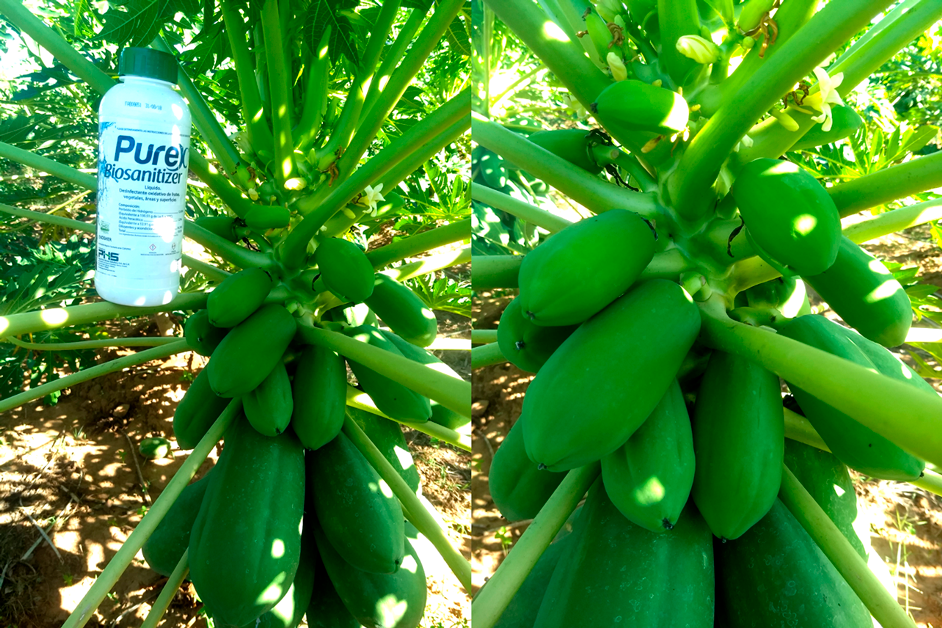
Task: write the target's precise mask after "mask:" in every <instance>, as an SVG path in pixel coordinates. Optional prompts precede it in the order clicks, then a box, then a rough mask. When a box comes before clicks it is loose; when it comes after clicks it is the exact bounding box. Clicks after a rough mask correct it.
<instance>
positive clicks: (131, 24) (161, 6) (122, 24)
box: [96, 0, 175, 47]
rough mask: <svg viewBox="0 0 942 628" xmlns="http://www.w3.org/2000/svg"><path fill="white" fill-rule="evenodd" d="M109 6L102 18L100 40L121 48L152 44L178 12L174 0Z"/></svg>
mask: <svg viewBox="0 0 942 628" xmlns="http://www.w3.org/2000/svg"><path fill="white" fill-rule="evenodd" d="M109 4H110V7H109V10H108V12H107V13H105V15H104V16H102V17H103V19H102V23H103V24H104V28H102V30H101V32H100V33H98V36H97V37H96V39H97V40H99V41H109V42H114V43H116V44H118V46H119V47H124V46H126V45H131V46H146V45H148V44H149V43H150V42H152V41H153V40H154V38H155V37H156V36H157V33H159V32H160V30H161V29H162V28H163V26H164V24H166V23H167V22H169V21H171V20H172V19H173V16H174V9H175V5H174V4H173V3H172V2H171V0H114V1H113V2H111V3H109Z"/></svg>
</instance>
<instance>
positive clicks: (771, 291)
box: [737, 277, 811, 318]
mask: <svg viewBox="0 0 942 628" xmlns="http://www.w3.org/2000/svg"><path fill="white" fill-rule="evenodd" d="M740 294H742V295H744V296H745V299H746V303H745V305H746V306H747V307H754V308H758V309H774V310H777V311H778V312H780V313H781V314H782V316H784V317H785V318H795V317H796V316H804V315H805V314H811V303H809V302H808V291H807V290H806V289H805V283H804V282H803V281H802V280H801V279H800V278H799V277H776V278H775V279H771V280H769V281H766V282H764V283H760V284H759V285H756V286H753V287H751V288H749V289H748V290H746V291H745V292H742V293H740ZM738 296H739V295H737V297H738Z"/></svg>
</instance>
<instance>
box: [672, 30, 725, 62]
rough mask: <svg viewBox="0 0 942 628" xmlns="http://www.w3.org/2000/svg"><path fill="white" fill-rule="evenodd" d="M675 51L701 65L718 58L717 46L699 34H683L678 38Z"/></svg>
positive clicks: (718, 50)
mask: <svg viewBox="0 0 942 628" xmlns="http://www.w3.org/2000/svg"><path fill="white" fill-rule="evenodd" d="M677 52H679V53H680V54H682V55H684V56H685V57H687V58H688V59H693V60H694V61H696V62H697V63H699V64H702V65H708V64H710V63H715V62H716V60H717V59H719V58H720V49H719V46H717V45H716V44H714V43H713V42H712V41H710V40H709V39H704V38H703V37H700V36H699V35H684V36H683V37H681V38H680V39H678V40H677Z"/></svg>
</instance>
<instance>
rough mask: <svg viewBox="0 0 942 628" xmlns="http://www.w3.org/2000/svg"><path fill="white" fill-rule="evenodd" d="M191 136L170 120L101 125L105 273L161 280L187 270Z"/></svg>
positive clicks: (101, 267) (125, 280) (101, 268)
mask: <svg viewBox="0 0 942 628" xmlns="http://www.w3.org/2000/svg"><path fill="white" fill-rule="evenodd" d="M189 162H190V135H189V129H186V133H185V134H184V133H183V132H181V129H180V128H179V127H178V126H177V125H175V124H174V125H170V127H169V128H168V125H167V124H166V123H165V122H161V123H157V122H156V121H153V122H151V121H147V120H135V119H133V118H114V119H109V120H101V122H100V123H99V127H98V264H97V271H96V272H97V274H98V275H99V276H104V277H111V278H113V279H117V280H120V282H121V283H122V284H125V285H127V284H140V283H141V282H147V281H154V282H158V283H159V284H160V285H154V286H153V287H154V288H159V287H160V286H161V285H163V284H166V283H167V282H168V281H170V278H171V277H172V276H173V275H174V274H176V273H179V272H180V267H181V264H180V260H181V257H182V255H183V251H182V249H183V216H184V210H185V208H186V178H187V168H188V166H189Z"/></svg>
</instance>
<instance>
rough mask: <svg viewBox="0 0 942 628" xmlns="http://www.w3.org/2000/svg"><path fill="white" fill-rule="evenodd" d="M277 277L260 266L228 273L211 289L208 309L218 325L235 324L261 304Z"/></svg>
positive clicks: (210, 317) (213, 320) (207, 302)
mask: <svg viewBox="0 0 942 628" xmlns="http://www.w3.org/2000/svg"><path fill="white" fill-rule="evenodd" d="M274 285H275V284H274V280H273V279H272V276H271V275H269V274H268V272H267V271H265V270H262V269H261V268H246V269H245V270H242V271H239V272H237V273H236V274H234V275H230V276H228V277H226V278H225V279H224V280H223V281H222V283H221V284H219V285H218V286H216V289H215V290H213V291H212V292H210V293H209V298H208V299H207V300H206V311H207V312H208V313H209V322H210V323H212V324H213V325H215V326H216V327H235V326H236V325H238V324H239V323H241V322H242V321H244V320H245V319H247V318H248V317H249V316H250V315H251V314H252V313H253V312H255V311H256V310H257V309H258V308H260V307H261V306H262V304H263V303H264V302H265V298H266V297H267V296H268V293H269V292H271V289H272V287H273V286H274Z"/></svg>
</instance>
